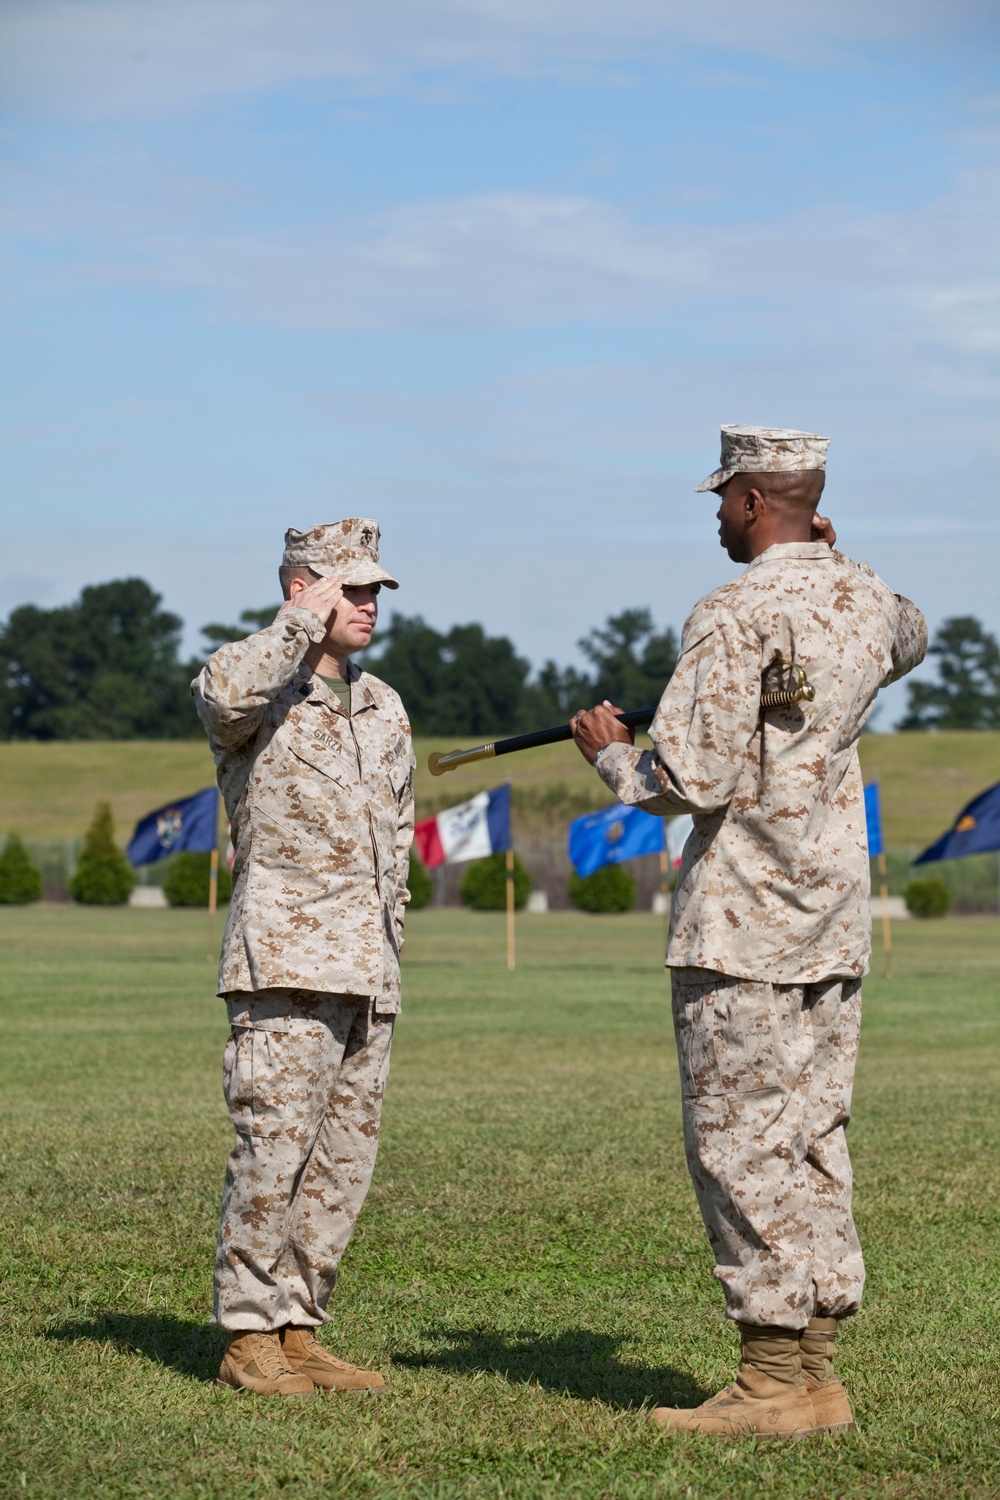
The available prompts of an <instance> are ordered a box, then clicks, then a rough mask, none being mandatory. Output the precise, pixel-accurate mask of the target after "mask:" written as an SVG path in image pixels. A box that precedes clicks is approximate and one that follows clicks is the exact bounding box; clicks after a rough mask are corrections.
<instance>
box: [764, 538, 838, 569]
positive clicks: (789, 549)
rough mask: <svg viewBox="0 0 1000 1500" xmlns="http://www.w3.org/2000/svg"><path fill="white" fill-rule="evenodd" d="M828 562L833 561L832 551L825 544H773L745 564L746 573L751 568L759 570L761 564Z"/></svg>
mask: <svg viewBox="0 0 1000 1500" xmlns="http://www.w3.org/2000/svg"><path fill="white" fill-rule="evenodd" d="M793 559H795V560H796V561H808V562H830V561H832V559H833V551H832V549H831V548H830V547H829V546H828V545H827V544H826V542H775V544H774V546H773V547H768V549H767V551H766V552H761V553H760V555H759V556H758V557H755V558H754V560H753V562H751V563H748V564H747V569H746V571H747V572H748V573H749V572H750V570H751V568H759V567H760V565H761V563H769V562H786V561H787V562H791V561H792V560H793Z"/></svg>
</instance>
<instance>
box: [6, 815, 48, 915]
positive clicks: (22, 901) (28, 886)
mask: <svg viewBox="0 0 1000 1500" xmlns="http://www.w3.org/2000/svg"><path fill="white" fill-rule="evenodd" d="M41 899H42V872H41V870H39V868H38V866H37V865H36V864H34V863H33V861H32V859H31V856H30V854H29V853H28V851H27V849H26V848H25V847H24V845H23V844H22V843H21V840H20V839H19V838H18V836H17V834H16V833H10V834H8V835H7V842H6V844H5V845H4V847H3V853H2V854H0V905H3V906H27V904H28V902H29V901H40V900H41Z"/></svg>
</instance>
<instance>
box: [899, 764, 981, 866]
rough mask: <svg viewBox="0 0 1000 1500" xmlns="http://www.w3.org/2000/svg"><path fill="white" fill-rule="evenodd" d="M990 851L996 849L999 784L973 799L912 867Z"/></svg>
mask: <svg viewBox="0 0 1000 1500" xmlns="http://www.w3.org/2000/svg"><path fill="white" fill-rule="evenodd" d="M991 849H1000V781H998V782H997V784H996V786H991V787H987V788H986V791H985V792H980V793H979V796H978V797H973V799H972V801H971V802H970V803H969V804H968V806H966V807H963V808H962V811H961V812H960V813H959V815H958V817H957V818H956V819H955V821H954V823H953V824H952V826H951V828H949V829H948V832H947V833H943V834H942V835H941V837H940V838H939V839H938V841H937V843H935V844H932V845H931V846H930V848H929V849H925V850H924V852H923V854H921V856H920V858H919V859H915V860H914V861H913V863H914V864H915V865H927V864H930V862H931V860H935V859H960V858H961V857H962V855H963V854H987V853H988V852H989V851H990V850H991Z"/></svg>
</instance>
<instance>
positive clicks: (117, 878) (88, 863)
mask: <svg viewBox="0 0 1000 1500" xmlns="http://www.w3.org/2000/svg"><path fill="white" fill-rule="evenodd" d="M134 885H135V875H134V874H133V873H132V866H131V865H130V864H129V862H128V860H127V859H126V858H125V856H124V854H123V853H122V852H121V850H120V849H119V848H118V845H117V844H116V843H115V825H114V822H113V821H112V818H111V804H110V802H99V803H98V804H97V809H96V811H95V813H94V821H93V822H92V823H91V825H90V827H89V828H88V829H87V837H86V839H85V840H84V845H83V849H82V850H81V853H80V858H79V860H78V861H77V866H76V873H75V875H74V876H73V879H72V880H71V881H70V883H69V893H70V895H71V896H72V897H73V900H74V901H79V903H80V905H81V906H124V905H125V903H126V901H127V900H128V898H129V895H130V894H131V891H132V887H133V886H134Z"/></svg>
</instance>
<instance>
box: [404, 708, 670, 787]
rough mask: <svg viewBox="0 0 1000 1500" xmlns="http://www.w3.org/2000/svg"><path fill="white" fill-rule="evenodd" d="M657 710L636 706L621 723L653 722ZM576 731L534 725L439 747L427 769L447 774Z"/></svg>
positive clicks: (551, 742)
mask: <svg viewBox="0 0 1000 1500" xmlns="http://www.w3.org/2000/svg"><path fill="white" fill-rule="evenodd" d="M655 713H656V704H655V703H654V704H653V706H652V708H633V709H632V711H631V713H627V714H617V715H616V717H617V719H618V722H619V724H624V725H625V728H626V729H638V728H639V727H640V726H641V725H643V724H651V723H652V722H653V715H654V714H655ZM572 738H573V731H572V729H570V727H569V725H568V724H556V725H555V727H554V728H552V729H532V730H531V731H530V733H528V734H512V735H511V736H510V738H509V739H506V740H491V741H490V742H489V744H487V745H477V746H476V748H475V749H474V750H449V751H448V753H447V755H441V754H439V752H438V751H436V750H435V752H434V754H433V755H429V756H428V757H427V769H428V770H429V771H430V773H431V775H432V776H443V775H444V773H445V771H453V770H454V769H455V767H456V766H465V765H468V763H469V761H470V760H492V759H493V757H494V756H495V755H511V754H512V753H513V752H514V751H515V750H534V748H535V746H536V745H557V744H558V743H559V741H560V740H571V739H572Z"/></svg>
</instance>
